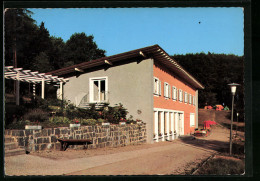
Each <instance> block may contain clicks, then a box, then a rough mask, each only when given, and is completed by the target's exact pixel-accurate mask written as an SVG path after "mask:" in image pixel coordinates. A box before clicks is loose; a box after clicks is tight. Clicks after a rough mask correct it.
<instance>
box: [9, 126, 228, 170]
mask: <svg viewBox="0 0 260 181" xmlns="http://www.w3.org/2000/svg"><path fill="white" fill-rule="evenodd" d="M218 129H219V128H218ZM218 129H216V131H217V130H218ZM221 134H223V135H222V136H220V135H216V134H212V135H211V136H210V137H211V138H212V140H210V137H209V138H207V139H205V140H191V139H189V138H187V139H186V140H185V139H183V140H176V141H173V142H165V143H155V144H153V145H152V146H151V145H150V146H148V147H147V145H142V146H141V149H137V150H131V151H124V152H117V153H112V154H103V155H98V156H90V157H83V158H73V159H57V160H54V159H50V158H43V157H39V156H36V155H31V154H29V155H19V156H13V157H6V158H5V167H6V175H161V174H163V175H170V174H174V175H176V174H183V173H184V172H185V170H186V169H187V168H188V169H191V168H192V167H195V166H196V165H197V164H198V163H200V162H201V161H202V160H204V159H206V158H208V157H209V156H211V155H212V154H214V153H216V148H217V149H218V148H219V147H221V145H222V146H224V145H226V144H227V142H226V140H228V132H226V131H224V132H223V131H222V132H221ZM217 137H220V138H222V139H224V140H215V139H216V138H217ZM214 140H215V142H214ZM201 141H204V143H205V141H211V142H210V144H209V145H211V146H207V145H208V144H206V143H205V144H201ZM223 141H224V142H223ZM196 142H198V143H199V142H200V144H198V145H197V144H196ZM157 144H160V146H158V145H157ZM212 144H217V145H215V146H212ZM87 151H88V150H86V152H87ZM97 151H98V150H97ZM74 153H76V151H75V152H74Z"/></svg>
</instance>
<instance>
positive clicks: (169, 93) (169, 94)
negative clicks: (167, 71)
mask: <svg viewBox="0 0 260 181" xmlns="http://www.w3.org/2000/svg"><path fill="white" fill-rule="evenodd" d="M168 88H169V91H168V97H169V99H170V98H171V86H170V85H168Z"/></svg>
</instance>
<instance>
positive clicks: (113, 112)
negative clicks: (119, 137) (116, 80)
mask: <svg viewBox="0 0 260 181" xmlns="http://www.w3.org/2000/svg"><path fill="white" fill-rule="evenodd" d="M127 113H128V112H127V110H126V109H125V108H124V107H123V105H122V104H121V103H119V105H117V106H115V107H110V106H108V109H104V110H103V111H102V116H103V118H104V119H105V120H107V121H108V122H110V123H115V124H118V123H119V121H120V120H121V119H126V115H127Z"/></svg>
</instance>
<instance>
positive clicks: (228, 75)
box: [4, 9, 244, 112]
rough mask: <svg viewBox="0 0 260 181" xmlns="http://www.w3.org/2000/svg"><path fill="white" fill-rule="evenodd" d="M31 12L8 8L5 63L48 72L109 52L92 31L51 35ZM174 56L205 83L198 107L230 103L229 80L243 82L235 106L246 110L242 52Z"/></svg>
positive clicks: (5, 31) (238, 89) (8, 84)
mask: <svg viewBox="0 0 260 181" xmlns="http://www.w3.org/2000/svg"><path fill="white" fill-rule="evenodd" d="M31 15H32V12H31V11H29V10H27V9H7V10H5V14H4V48H5V50H4V56H5V58H4V60H5V62H4V64H5V66H14V67H22V68H23V69H30V70H33V71H39V72H49V71H52V70H56V69H59V68H63V67H66V66H70V65H74V64H78V63H81V62H85V61H92V60H95V59H97V58H101V57H104V56H106V55H105V53H106V51H105V50H102V49H100V48H98V45H97V44H96V42H95V41H94V36H93V35H86V34H85V33H83V32H82V33H74V34H73V35H71V37H70V39H69V40H67V41H66V42H64V40H63V39H62V38H59V37H54V36H50V34H49V31H48V30H47V29H46V28H45V26H44V22H41V23H40V25H39V26H38V25H37V24H36V22H35V20H33V19H32V18H31ZM172 58H174V59H175V60H176V61H177V62H178V63H179V64H180V65H182V66H183V67H184V68H185V69H186V70H187V71H188V72H190V73H191V75H193V76H194V77H195V78H196V79H197V80H199V81H200V82H201V83H202V84H203V85H204V86H205V89H204V90H199V107H204V106H205V105H213V106H214V105H215V104H222V105H223V104H224V106H226V105H227V106H228V107H231V92H230V88H229V86H228V85H227V84H229V83H232V82H235V83H238V84H240V86H239V87H238V88H237V94H236V96H235V103H236V107H235V108H236V109H237V111H240V112H241V111H242V112H243V108H244V83H243V80H244V57H243V56H236V55H232V54H229V55H226V54H215V53H210V52H208V53H207V54H205V53H203V52H202V53H196V54H186V55H173V56H172ZM5 86H6V87H5V89H6V91H7V90H8V91H12V88H11V86H12V83H8V81H6V85H5ZM8 87H9V89H8Z"/></svg>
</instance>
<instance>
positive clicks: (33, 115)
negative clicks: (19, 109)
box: [23, 109, 49, 122]
mask: <svg viewBox="0 0 260 181" xmlns="http://www.w3.org/2000/svg"><path fill="white" fill-rule="evenodd" d="M23 117H24V120H29V121H31V122H36V121H37V122H38V121H39V122H43V121H45V120H47V119H48V118H49V114H48V113H47V112H45V111H43V110H42V109H32V110H30V111H29V112H28V113H26V114H25V115H24V116H23Z"/></svg>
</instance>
